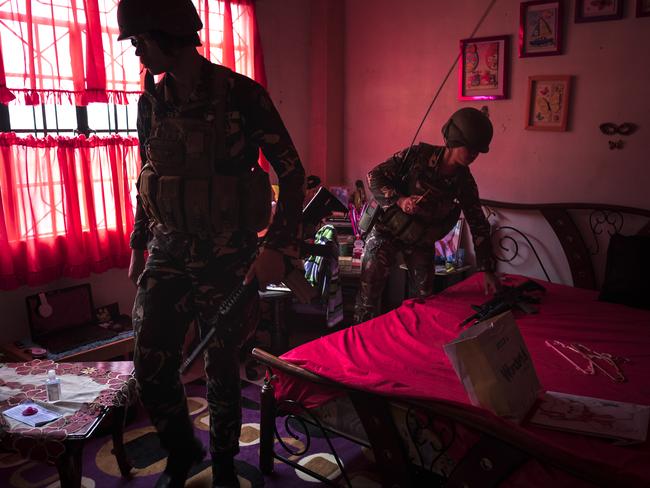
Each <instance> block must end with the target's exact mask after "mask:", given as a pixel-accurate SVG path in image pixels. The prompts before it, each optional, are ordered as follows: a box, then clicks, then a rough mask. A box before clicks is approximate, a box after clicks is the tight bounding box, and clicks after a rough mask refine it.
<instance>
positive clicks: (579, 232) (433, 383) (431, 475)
mask: <svg viewBox="0 0 650 488" xmlns="http://www.w3.org/2000/svg"><path fill="white" fill-rule="evenodd" d="M483 205H484V210H485V212H486V215H488V218H489V219H490V221H491V222H492V225H493V239H494V243H495V249H496V254H497V256H496V257H497V258H498V259H499V261H500V269H501V270H502V271H504V272H505V275H504V278H505V279H506V280H507V282H508V283H511V284H517V283H520V282H522V281H523V280H525V279H530V278H532V279H534V280H535V281H537V282H538V283H540V284H542V285H543V286H544V287H545V288H546V292H545V293H544V295H543V297H542V300H541V303H540V305H539V313H538V314H531V315H527V314H522V313H515V317H516V320H517V324H518V326H519V328H520V330H521V333H522V336H523V338H524V340H525V342H526V345H527V347H528V349H529V351H530V354H531V357H532V359H533V363H534V364H535V369H536V370H537V374H538V376H539V378H540V381H541V383H542V386H543V388H544V389H545V390H548V391H558V392H564V393H572V394H577V395H584V396H590V397H596V398H602V399H608V400H617V401H622V402H630V403H634V404H641V405H650V382H648V381H647V377H648V376H649V375H650V334H649V333H648V332H649V331H650V310H647V309H643V308H637V307H631V306H627V305H623V304H620V303H611V302H606V301H601V300H599V296H600V292H599V289H600V288H601V287H603V285H608V283H607V281H608V280H609V279H610V278H611V275H612V269H611V261H612V259H611V257H610V258H609V260H608V257H607V254H608V253H607V250H608V247H609V241H610V239H612V236H617V237H618V236H623V235H626V236H630V235H647V234H650V210H644V209H636V208H630V207H620V206H611V205H596V204H540V205H533V204H508V203H502V202H496V201H487V200H486V201H483ZM612 242H613V241H612ZM644 242H647V241H644ZM610 254H611V253H610ZM619 254H620V253H619ZM623 254H625V256H624V257H625V258H627V259H628V260H629V259H630V258H631V256H630V255H629V254H628V253H623ZM645 263H646V265H647V260H645ZM628 267H629V265H628ZM632 268H635V267H634V266H633V267H632ZM635 271H638V270H637V269H636V268H635ZM481 283H482V277H481V275H480V273H477V274H474V275H472V276H470V277H469V278H467V279H466V280H464V281H462V282H460V283H458V284H456V285H453V286H451V287H450V288H448V289H446V290H444V291H443V292H442V293H440V294H438V295H435V296H432V297H430V298H428V299H426V300H407V301H405V302H404V303H403V304H402V305H401V306H399V307H398V308H396V309H395V310H392V311H390V312H388V313H387V314H385V315H382V316H381V317H377V318H375V319H373V320H370V321H368V322H365V323H362V324H359V325H356V326H354V327H350V328H348V329H345V330H342V331H339V332H336V333H333V334H330V335H327V336H324V337H321V338H320V339H317V340H315V341H311V342H309V343H307V344H304V345H302V346H299V347H297V348H295V349H292V350H291V351H289V352H287V353H285V354H284V355H282V356H281V357H279V358H278V357H275V356H273V355H270V354H268V353H266V352H265V351H263V350H260V349H256V350H254V351H253V356H254V357H256V358H257V359H258V360H259V361H261V362H262V363H264V364H266V365H267V366H268V367H269V368H270V372H271V375H269V376H268V377H267V381H265V384H264V386H263V387H262V412H261V434H260V441H261V446H260V468H261V470H262V471H263V472H264V473H269V472H271V471H272V469H273V462H274V459H279V460H281V461H283V462H287V463H289V464H291V465H293V466H294V467H295V468H296V469H299V470H301V471H306V469H305V468H304V467H303V466H300V465H299V464H297V463H295V462H294V461H292V459H294V458H293V457H292V456H289V457H287V456H286V455H285V454H290V455H293V454H302V452H298V453H296V452H294V451H292V450H291V447H290V446H286V445H285V443H283V442H281V439H279V436H277V427H276V422H282V421H284V422H285V425H286V423H287V421H288V419H292V420H293V421H294V423H295V422H298V423H305V424H306V423H309V424H311V425H312V426H316V427H317V428H319V429H323V431H324V432H325V433H327V432H328V431H329V432H333V433H335V434H337V435H343V436H345V437H347V438H348V439H350V440H353V441H355V442H358V443H360V444H361V445H364V446H367V447H368V448H369V449H371V450H372V452H373V454H374V457H375V461H376V465H377V468H378V470H379V472H380V475H381V483H382V486H390V487H410V486H436V485H438V486H459V487H460V486H470V487H471V486H481V487H488V486H503V487H516V486H531V487H533V486H554V487H561V486H567V487H569V486H571V487H580V486H585V487H586V486H608V487H609V486H650V463H648V460H649V459H650V443H648V441H647V440H646V441H645V442H642V443H637V444H636V445H626V446H621V445H615V444H614V443H613V442H611V441H608V440H604V439H600V438H596V437H590V436H584V435H576V434H571V433H567V432H560V431H555V430H549V429H544V428H541V427H538V426H535V425H533V424H531V423H530V422H527V421H524V422H523V423H521V424H515V423H513V422H510V421H507V420H504V419H502V418H499V417H497V416H495V415H493V414H491V413H490V412H488V411H486V410H484V409H481V408H478V407H474V406H472V405H471V403H470V401H469V399H468V397H467V394H466V393H465V391H464V389H463V387H462V385H461V383H460V381H459V380H458V378H457V376H456V374H455V372H454V370H453V369H452V367H451V364H450V362H449V361H448V359H447V358H446V356H445V354H444V352H443V351H442V345H443V344H445V343H447V342H449V341H451V340H452V339H454V338H455V337H456V336H457V335H458V333H459V331H460V328H459V326H458V325H459V324H460V322H461V321H462V320H463V319H465V318H466V317H468V316H469V315H471V314H472V313H473V310H472V308H471V305H472V304H479V303H482V302H484V301H485V299H486V297H485V295H484V294H483V291H482V287H481ZM553 340H560V341H563V342H564V343H581V344H585V345H587V346H589V347H590V348H592V349H593V350H597V351H600V352H607V353H610V354H612V355H613V356H614V357H619V358H626V359H627V360H629V361H628V362H625V363H621V366H620V369H621V371H622V373H623V375H624V378H625V380H624V381H622V382H615V381H612V380H611V379H610V378H608V377H606V376H604V375H602V374H601V375H598V374H595V375H585V374H582V373H581V372H580V371H577V370H576V369H575V368H573V367H572V366H571V364H570V363H568V362H567V361H565V360H564V358H562V357H561V356H560V355H559V354H557V351H555V350H553V349H552V348H551V347H548V345H547V341H553ZM302 431H303V432H306V433H307V434H306V435H307V436H308V435H309V434H308V432H309V429H302ZM274 437H278V440H279V441H280V442H279V443H278V444H277V446H278V447H277V450H276V448H274ZM305 446H306V447H305V450H306V449H308V446H309V441H308V440H307V442H305ZM284 449H286V450H287V451H289V452H288V453H284V452H283V450H284ZM333 454H334V456H335V458H336V453H335V452H334V453H333ZM290 458H291V459H290ZM339 468H340V469H341V471H342V483H343V484H344V485H345V484H346V482H347V485H350V483H349V480H348V479H347V477H346V475H345V470H344V468H343V466H342V463H339ZM310 474H311V475H312V476H313V477H315V478H317V479H320V480H321V481H323V482H325V483H331V481H330V480H328V479H327V478H325V477H322V476H320V475H319V474H318V473H310Z"/></svg>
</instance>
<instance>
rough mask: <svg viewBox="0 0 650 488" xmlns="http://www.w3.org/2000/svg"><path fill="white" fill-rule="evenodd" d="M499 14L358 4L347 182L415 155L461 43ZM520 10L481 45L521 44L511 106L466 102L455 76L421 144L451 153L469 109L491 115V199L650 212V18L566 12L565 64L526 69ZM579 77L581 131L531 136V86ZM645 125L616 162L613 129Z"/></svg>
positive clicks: (372, 0) (353, 14) (486, 164)
mask: <svg viewBox="0 0 650 488" xmlns="http://www.w3.org/2000/svg"><path fill="white" fill-rule="evenodd" d="M488 3H489V2H487V1H486V2H480V3H479V2H476V1H475V0H457V1H455V2H443V1H441V0H436V1H421V0H402V1H401V2H399V3H397V2H394V1H392V0H350V1H347V2H346V11H345V19H346V28H345V30H346V36H347V39H348V42H347V43H346V50H345V73H344V76H345V105H344V106H345V122H344V129H343V132H344V140H345V153H344V154H345V180H346V182H348V183H349V182H352V181H353V180H354V179H355V178H358V177H362V176H363V175H365V173H366V172H367V171H368V170H369V169H370V168H371V167H372V166H373V165H375V164H377V163H378V162H380V161H382V160H384V159H385V158H386V157H387V156H389V155H390V154H392V153H393V152H395V151H397V150H399V149H401V148H402V147H405V146H407V145H408V143H409V142H410V140H411V139H412V137H413V135H414V133H415V130H416V128H417V126H418V124H419V122H420V119H421V117H422V116H423V115H424V112H425V110H426V107H427V106H428V104H429V102H430V100H431V98H432V96H433V94H434V92H435V90H436V88H437V87H438V85H439V84H440V82H441V80H442V79H443V77H444V75H445V74H446V72H447V70H448V68H449V66H450V64H451V63H452V62H453V60H454V58H455V56H456V54H457V49H458V40H459V39H462V38H465V37H467V36H468V35H469V33H470V32H471V31H472V29H473V27H474V25H475V24H476V22H477V20H478V18H479V17H480V15H481V13H482V12H481V9H482V8H484V7H481V9H477V5H482V6H483V5H485V6H487V4H488ZM519 4H520V2H518V1H513V0H502V1H498V2H496V4H495V6H494V9H493V11H492V12H491V14H490V15H489V17H488V18H487V20H486V21H485V23H484V25H483V26H482V27H481V29H480V30H479V31H478V33H477V36H493V35H510V36H511V41H512V43H511V51H512V55H511V68H512V69H511V72H512V75H511V90H510V92H511V93H510V99H508V100H502V101H488V102H485V103H480V102H479V103H474V102H460V101H458V100H457V75H456V73H455V72H454V74H453V75H452V77H451V78H450V80H449V82H448V83H447V85H445V88H444V89H443V91H442V93H441V95H440V98H439V100H438V102H437V104H436V106H435V107H434V110H433V112H432V114H431V115H430V117H429V119H428V121H427V123H426V124H425V126H424V129H423V131H422V132H421V135H420V137H419V138H418V140H423V141H427V142H431V143H441V142H442V138H441V136H440V126H441V125H442V124H443V123H444V121H445V120H446V118H447V116H448V115H449V114H450V113H451V112H453V111H454V110H456V109H457V108H460V107H465V106H475V107H480V106H481V105H483V104H485V105H487V106H488V108H489V110H490V116H491V118H492V121H493V123H494V126H495V129H496V130H495V138H494V141H493V144H492V149H491V151H490V153H489V154H487V155H484V156H481V157H480V158H479V160H477V162H476V165H475V166H474V167H473V172H474V174H475V176H476V178H477V180H478V183H479V187H480V190H481V196H483V197H485V198H492V199H498V200H506V201H521V202H538V201H539V202H541V201H544V202H551V201H594V202H598V201H601V202H608V203H616V204H621V205H632V206H640V207H645V208H650V194H649V192H648V188H650V171H648V167H647V163H648V153H649V151H650V142H649V141H650V133H649V132H648V131H649V130H650V103H649V102H648V96H647V93H648V80H649V79H650V63H648V59H650V58H649V57H648V51H647V49H648V46H649V45H650V18H648V17H646V18H635V16H634V12H633V8H634V3H633V2H632V1H626V2H625V4H626V13H625V16H624V18H623V19H621V20H616V21H608V22H592V23H585V24H575V23H574V22H573V8H574V2H573V1H569V2H567V3H566V4H565V8H566V11H565V33H566V35H565V54H564V55H560V56H545V57H537V58H522V59H520V58H518V57H517V46H516V33H517V30H518V24H519ZM541 74H569V75H573V76H574V77H575V80H574V81H575V83H574V85H573V103H572V108H571V111H572V113H571V118H570V127H569V131H567V132H562V133H553V132H538V131H527V130H524V113H525V99H526V95H527V79H528V76H531V75H541ZM607 121H609V122H615V123H619V124H620V123H622V122H634V123H636V124H638V125H639V126H640V129H639V131H638V132H637V133H636V134H634V135H632V136H629V137H627V138H625V140H626V146H625V148H624V149H623V150H613V151H612V150H610V149H609V145H608V142H607V141H608V139H610V137H608V136H605V135H603V134H601V133H600V131H599V129H598V126H599V125H600V124H601V123H602V122H607Z"/></svg>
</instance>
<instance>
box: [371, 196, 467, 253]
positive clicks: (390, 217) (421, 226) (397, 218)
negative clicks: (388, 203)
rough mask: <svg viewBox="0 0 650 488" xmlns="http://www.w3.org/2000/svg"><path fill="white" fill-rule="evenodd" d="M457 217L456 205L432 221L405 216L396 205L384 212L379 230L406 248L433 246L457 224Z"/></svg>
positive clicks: (458, 209) (458, 208) (457, 208)
mask: <svg viewBox="0 0 650 488" xmlns="http://www.w3.org/2000/svg"><path fill="white" fill-rule="evenodd" d="M459 216H460V207H459V206H458V205H455V206H454V207H452V209H451V211H450V212H449V213H448V214H447V215H446V216H444V217H442V218H439V219H434V220H432V221H425V220H423V219H421V218H419V217H418V216H417V215H408V214H405V213H404V212H402V209H400V208H399V207H398V206H397V205H393V206H392V207H389V208H388V209H386V210H385V211H384V213H383V215H382V217H381V220H380V227H379V229H380V230H382V231H385V232H388V233H390V234H391V235H392V236H393V237H394V238H395V239H397V240H399V241H401V242H402V243H404V244H406V245H408V246H416V245H417V246H433V244H434V243H435V242H436V241H437V240H439V239H442V238H443V237H445V236H446V235H447V234H448V233H449V231H450V230H451V229H452V228H453V227H454V225H455V224H456V222H458V218H459Z"/></svg>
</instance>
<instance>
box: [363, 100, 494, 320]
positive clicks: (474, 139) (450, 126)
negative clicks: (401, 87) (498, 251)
mask: <svg viewBox="0 0 650 488" xmlns="http://www.w3.org/2000/svg"><path fill="white" fill-rule="evenodd" d="M442 134H443V136H444V140H445V146H432V145H429V144H425V143H420V144H418V145H415V146H412V147H411V148H410V149H404V150H403V151H401V152H398V153H397V154H395V155H394V156H393V157H391V158H390V159H388V160H387V161H385V162H383V163H381V164H380V165H378V166H376V167H375V168H374V169H372V170H371V171H370V172H369V173H368V186H369V188H370V191H371V192H372V194H373V196H374V197H375V199H376V200H377V203H378V204H379V205H380V207H381V209H382V212H381V214H380V216H379V218H378V220H377V223H376V224H375V225H374V227H373V229H372V230H371V231H370V233H369V234H368V236H367V238H366V245H365V248H364V253H363V258H362V263H361V286H360V289H359V293H358V295H357V300H356V304H355V321H356V322H363V321H366V320H369V319H371V318H372V317H375V316H376V315H378V314H379V312H380V299H381V295H382V292H383V289H384V286H385V284H386V280H387V279H388V274H389V271H390V268H391V266H392V264H393V263H394V260H395V256H396V254H397V253H398V252H401V253H402V255H403V256H404V260H405V262H406V265H407V268H408V275H409V277H408V279H409V290H410V294H411V295H413V296H417V297H426V296H429V295H431V293H432V292H433V279H434V275H435V266H434V257H435V245H434V244H435V241H437V240H439V239H441V238H442V237H444V236H445V235H446V234H447V233H448V232H449V231H450V230H451V228H452V227H453V226H454V225H455V223H456V222H457V220H458V217H459V215H460V211H461V210H462V211H463V213H464V215H465V219H466V220H467V223H468V224H469V227H470V230H471V232H472V238H473V241H474V249H475V252H476V261H477V267H478V270H480V271H485V274H484V276H485V289H486V293H487V292H490V291H495V290H496V289H497V288H498V286H499V281H498V279H497V278H496V276H495V275H494V269H495V262H494V258H493V256H492V246H491V241H490V225H489V224H488V222H487V219H486V218H485V216H484V215H483V212H482V210H481V207H480V203H479V196H478V188H477V186H476V182H475V181H474V178H473V177H472V174H471V172H470V170H469V165H470V164H472V163H473V162H474V160H475V159H476V157H477V156H478V155H479V153H486V152H488V150H489V145H490V141H491V140H492V123H491V122H490V119H488V117H487V116H486V115H484V114H483V113H482V112H481V111H479V110H476V109H474V108H463V109H460V110H458V111H456V112H455V113H454V114H453V115H452V116H451V117H450V118H449V120H448V121H447V123H446V124H445V125H444V126H443V127H442ZM407 154H408V159H407V160H406V161H405V160H404V159H405V157H406V155H407Z"/></svg>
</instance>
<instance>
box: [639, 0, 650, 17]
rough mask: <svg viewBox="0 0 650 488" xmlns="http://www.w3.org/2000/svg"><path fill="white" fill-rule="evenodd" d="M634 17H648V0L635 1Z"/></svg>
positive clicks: (649, 8)
mask: <svg viewBox="0 0 650 488" xmlns="http://www.w3.org/2000/svg"><path fill="white" fill-rule="evenodd" d="M636 16H637V17H650V0H636Z"/></svg>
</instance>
